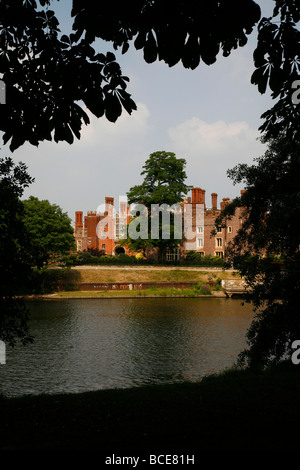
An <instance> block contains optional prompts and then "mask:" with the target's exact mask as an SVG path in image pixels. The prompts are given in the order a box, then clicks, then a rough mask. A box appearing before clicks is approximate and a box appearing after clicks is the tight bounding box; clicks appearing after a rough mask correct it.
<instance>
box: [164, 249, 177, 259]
mask: <svg viewBox="0 0 300 470" xmlns="http://www.w3.org/2000/svg"><path fill="white" fill-rule="evenodd" d="M179 258H180V250H179V248H174V250H173V251H170V250H169V249H168V250H167V253H166V261H178V260H179Z"/></svg>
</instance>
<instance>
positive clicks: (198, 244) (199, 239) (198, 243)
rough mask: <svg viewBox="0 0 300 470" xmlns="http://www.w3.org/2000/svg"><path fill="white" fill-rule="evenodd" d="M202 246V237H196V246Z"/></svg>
mask: <svg viewBox="0 0 300 470" xmlns="http://www.w3.org/2000/svg"><path fill="white" fill-rule="evenodd" d="M202 247H203V238H198V239H197V248H202Z"/></svg>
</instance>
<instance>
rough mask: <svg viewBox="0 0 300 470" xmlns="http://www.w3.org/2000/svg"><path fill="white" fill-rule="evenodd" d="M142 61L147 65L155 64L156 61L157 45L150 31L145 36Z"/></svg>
mask: <svg viewBox="0 0 300 470" xmlns="http://www.w3.org/2000/svg"><path fill="white" fill-rule="evenodd" d="M144 59H145V61H146V62H147V63H148V64H151V63H152V62H155V61H156V59H157V45H156V40H155V38H154V35H153V33H152V31H149V33H148V35H147V41H146V44H145V46H144Z"/></svg>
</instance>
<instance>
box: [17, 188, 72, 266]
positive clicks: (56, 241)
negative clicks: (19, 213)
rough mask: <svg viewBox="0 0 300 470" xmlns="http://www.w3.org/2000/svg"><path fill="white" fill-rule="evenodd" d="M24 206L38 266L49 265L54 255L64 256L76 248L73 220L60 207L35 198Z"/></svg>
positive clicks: (33, 252) (27, 227) (25, 221)
mask: <svg viewBox="0 0 300 470" xmlns="http://www.w3.org/2000/svg"><path fill="white" fill-rule="evenodd" d="M23 204H24V219H23V220H24V224H25V227H26V229H27V231H28V233H29V234H30V239H31V247H32V248H31V249H32V257H33V260H34V262H35V264H36V266H38V267H42V266H44V264H47V263H48V262H49V260H50V259H51V256H53V254H56V255H63V254H65V253H68V252H69V251H71V250H73V249H74V248H75V241H74V235H73V228H72V226H71V219H70V218H69V217H68V215H67V214H66V213H64V212H62V210H61V208H60V207H59V206H57V205H56V204H50V202H49V201H47V200H45V201H40V200H39V199H38V198H36V197H33V196H31V197H30V198H29V199H28V200H26V201H23Z"/></svg>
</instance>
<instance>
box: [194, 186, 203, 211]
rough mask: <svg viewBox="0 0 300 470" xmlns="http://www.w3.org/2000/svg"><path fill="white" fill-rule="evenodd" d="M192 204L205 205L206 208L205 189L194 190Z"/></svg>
mask: <svg viewBox="0 0 300 470" xmlns="http://www.w3.org/2000/svg"><path fill="white" fill-rule="evenodd" d="M192 204H204V207H205V189H201V188H192Z"/></svg>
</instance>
